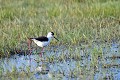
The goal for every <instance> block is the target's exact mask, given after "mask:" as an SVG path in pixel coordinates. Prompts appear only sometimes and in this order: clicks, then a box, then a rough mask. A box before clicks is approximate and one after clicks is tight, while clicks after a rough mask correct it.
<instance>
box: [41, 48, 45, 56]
mask: <svg viewBox="0 0 120 80" xmlns="http://www.w3.org/2000/svg"><path fill="white" fill-rule="evenodd" d="M43 50H44V48H42V51H41V52H40V57H42V52H43Z"/></svg>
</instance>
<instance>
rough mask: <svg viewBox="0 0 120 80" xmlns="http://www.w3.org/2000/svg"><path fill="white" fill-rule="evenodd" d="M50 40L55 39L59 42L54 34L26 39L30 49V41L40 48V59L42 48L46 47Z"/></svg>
mask: <svg viewBox="0 0 120 80" xmlns="http://www.w3.org/2000/svg"><path fill="white" fill-rule="evenodd" d="M52 38H55V39H56V40H57V41H59V40H58V39H57V38H56V37H55V36H54V32H48V34H47V36H40V37H37V38H28V44H29V47H30V44H31V41H33V42H34V43H35V44H37V46H39V47H42V51H41V52H40V56H41V57H42V52H43V49H44V47H46V46H48V45H49V43H50V41H51V40H52Z"/></svg>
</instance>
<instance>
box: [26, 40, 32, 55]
mask: <svg viewBox="0 0 120 80" xmlns="http://www.w3.org/2000/svg"><path fill="white" fill-rule="evenodd" d="M27 42H28V50H29V53H30V55H31V47H30V46H31V43H32V41H31V40H30V39H29V38H28V40H27Z"/></svg>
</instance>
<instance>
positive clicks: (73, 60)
mask: <svg viewBox="0 0 120 80" xmlns="http://www.w3.org/2000/svg"><path fill="white" fill-rule="evenodd" d="M83 47H84V48H83ZM96 50H97V51H99V50H100V51H101V57H100V56H99V57H96V58H94V57H95V56H96V54H97V52H96ZM33 53H36V52H35V51H34V50H33ZM93 53H95V54H93ZM98 53H99V52H98ZM71 54H72V55H71ZM98 55H99V54H98ZM93 58H94V59H93ZM41 60H42V61H41ZM21 72H23V73H21ZM13 73H16V74H13ZM10 74H11V75H10ZM0 75H1V77H0V80H3V79H5V80H7V79H18V80H21V79H26V80H27V79H28V80H29V79H32V80H37V79H38V80H39V79H43V80H53V79H62V80H69V79H70V80H75V79H78V80H79V79H85V80H86V79H87V80H89V79H90V80H91V79H92V80H102V79H105V80H111V79H112V80H119V79H120V45H118V44H116V43H111V44H109V45H108V44H94V45H92V46H90V47H88V45H84V46H82V47H81V46H73V47H65V46H60V47H51V48H50V47H48V48H47V49H46V50H45V53H44V56H43V57H42V59H41V58H40V56H39V55H38V54H32V55H30V56H29V55H26V56H24V55H18V54H16V55H13V56H11V57H10V58H2V59H1V60H0Z"/></svg>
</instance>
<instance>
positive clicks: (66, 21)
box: [0, 0, 120, 55]
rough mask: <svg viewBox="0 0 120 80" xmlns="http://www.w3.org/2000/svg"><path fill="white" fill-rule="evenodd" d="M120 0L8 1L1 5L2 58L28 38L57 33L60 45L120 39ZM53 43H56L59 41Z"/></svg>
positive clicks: (2, 2) (0, 50)
mask: <svg viewBox="0 0 120 80" xmlns="http://www.w3.org/2000/svg"><path fill="white" fill-rule="evenodd" d="M119 4H120V1H119V0H116V1H114V0H90V1H87V0H37V1H34V0H30V1H29V0H4V1H1V2H0V38H1V39H0V55H3V54H4V52H7V51H8V52H9V49H14V48H19V47H21V46H22V44H21V42H24V41H25V42H26V40H27V37H36V36H41V35H46V34H47V33H48V32H49V31H53V32H55V34H56V36H57V37H58V38H59V40H60V42H58V43H57V44H63V45H64V44H66V43H68V44H72V45H76V44H79V43H81V42H86V43H91V42H92V41H97V40H99V41H102V42H104V41H111V40H116V41H117V40H119V38H120V5H119ZM52 43H54V44H56V42H55V41H53V42H52Z"/></svg>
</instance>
